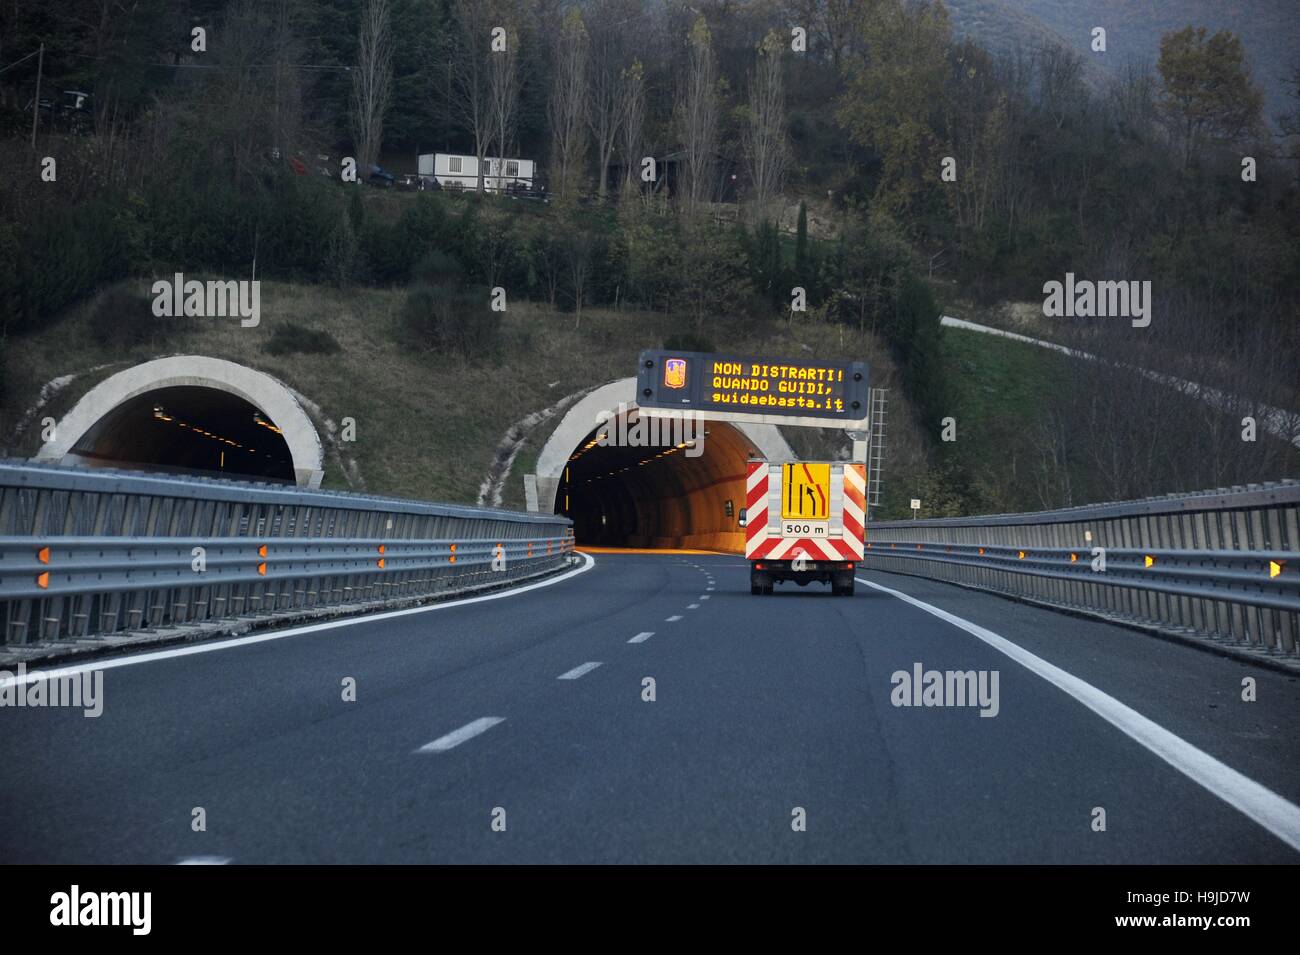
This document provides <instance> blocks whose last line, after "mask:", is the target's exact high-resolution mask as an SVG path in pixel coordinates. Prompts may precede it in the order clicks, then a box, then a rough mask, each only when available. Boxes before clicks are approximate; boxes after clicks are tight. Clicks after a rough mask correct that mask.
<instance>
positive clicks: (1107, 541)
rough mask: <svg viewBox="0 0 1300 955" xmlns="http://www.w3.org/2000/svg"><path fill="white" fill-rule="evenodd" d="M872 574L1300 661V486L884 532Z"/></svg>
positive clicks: (871, 534) (914, 524) (870, 530)
mask: <svg viewBox="0 0 1300 955" xmlns="http://www.w3.org/2000/svg"><path fill="white" fill-rule="evenodd" d="M866 546H867V549H866V552H865V559H864V561H863V564H864V566H867V567H870V568H874V569H876V570H884V571H892V572H895V573H902V574H911V575H914V576H921V577H930V578H934V579H936V580H944V581H948V582H951V583H957V584H962V585H964V586H967V587H973V588H977V589H980V590H987V591H990V592H993V593H999V594H1003V595H1006V596H1010V597H1015V598H1019V599H1026V600H1033V601H1036V602H1038V603H1043V604H1047V605H1050V606H1055V607H1061V608H1064V609H1068V610H1074V611H1081V612H1085V613H1089V614H1093V615H1096V616H1100V617H1104V618H1107V619H1113V620H1117V621H1121V622H1129V623H1137V624H1142V625H1147V626H1154V627H1158V628H1160V629H1164V630H1171V631H1177V632H1183V633H1189V634H1195V635H1199V636H1203V637H1209V638H1212V639H1216V640H1222V641H1224V642H1226V643H1230V644H1238V645H1242V646H1247V647H1253V648H1255V649H1259V650H1265V651H1268V652H1272V653H1280V654H1284V655H1287V656H1291V657H1295V656H1297V636H1298V635H1300V483H1296V482H1294V481H1286V482H1282V483H1277V484H1264V485H1251V486H1248V487H1244V488H1231V489H1226V490H1216V491H1203V492H1199V493H1194V494H1182V495H1169V496H1166V497H1162V498H1148V499H1146V500H1140V501H1126V502H1122V503H1114V504H1096V505H1089V506H1086V507H1074V508H1066V509H1062V510H1057V511H1040V512H1037V513H1032V514H998V515H993V516H988V517H970V518H966V517H951V518H936V519H931V520H912V521H907V520H904V521H887V522H874V523H871V524H868V525H867V545H866Z"/></svg>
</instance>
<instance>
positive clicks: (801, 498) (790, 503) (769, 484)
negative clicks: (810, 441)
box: [740, 459, 867, 597]
mask: <svg viewBox="0 0 1300 955" xmlns="http://www.w3.org/2000/svg"><path fill="white" fill-rule="evenodd" d="M866 503H867V469H866V465H864V464H855V463H853V462H848V461H786V462H781V463H772V462H769V461H760V460H752V459H751V460H750V461H749V462H748V467H747V472H746V480H745V507H744V509H743V510H742V511H741V512H740V524H741V526H742V527H744V529H745V559H746V560H748V561H749V592H750V593H751V594H770V593H772V591H773V588H774V586H775V585H776V584H777V583H779V582H781V581H786V580H791V581H794V582H795V583H796V584H798V585H799V586H800V587H804V586H806V585H807V584H808V583H809V582H810V581H814V580H815V581H820V582H821V583H825V584H830V585H831V593H832V594H834V595H836V596H844V597H851V596H853V580H854V578H853V573H854V570H855V569H856V568H857V562H858V561H860V560H862V549H863V538H864V530H863V524H864V522H865V512H866Z"/></svg>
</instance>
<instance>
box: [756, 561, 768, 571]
mask: <svg viewBox="0 0 1300 955" xmlns="http://www.w3.org/2000/svg"><path fill="white" fill-rule="evenodd" d="M766 567H767V564H765V563H763V562H762V561H761V560H759V561H755V562H754V569H755V570H763V569H765V568H766Z"/></svg>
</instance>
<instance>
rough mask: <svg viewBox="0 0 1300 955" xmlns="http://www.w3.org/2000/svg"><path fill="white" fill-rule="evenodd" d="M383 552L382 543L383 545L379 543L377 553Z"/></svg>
mask: <svg viewBox="0 0 1300 955" xmlns="http://www.w3.org/2000/svg"><path fill="white" fill-rule="evenodd" d="M383 552H384V545H383V544H380V545H379V553H381V554H382V553H383Z"/></svg>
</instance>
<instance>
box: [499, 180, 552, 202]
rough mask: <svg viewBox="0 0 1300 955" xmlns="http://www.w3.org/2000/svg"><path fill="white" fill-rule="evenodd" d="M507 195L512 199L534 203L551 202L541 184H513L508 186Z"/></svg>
mask: <svg viewBox="0 0 1300 955" xmlns="http://www.w3.org/2000/svg"><path fill="white" fill-rule="evenodd" d="M506 195H507V196H509V197H510V198H511V199H528V200H530V201H532V202H550V201H551V200H550V196H548V195H547V194H546V187H545V186H544V185H542V184H541V183H540V182H533V183H531V184H525V183H522V182H512V183H510V184H508V185H507V186H506Z"/></svg>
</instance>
